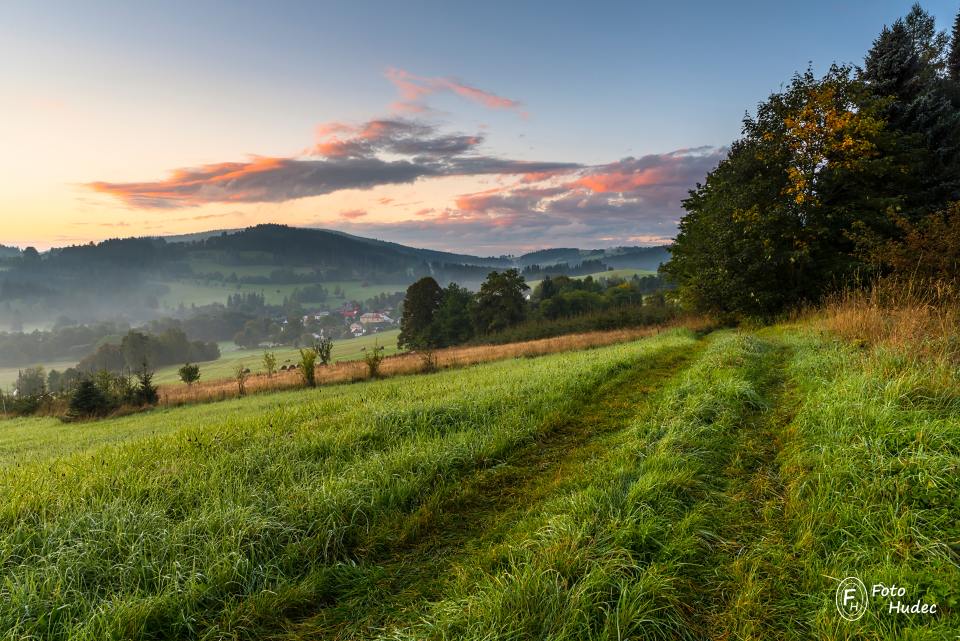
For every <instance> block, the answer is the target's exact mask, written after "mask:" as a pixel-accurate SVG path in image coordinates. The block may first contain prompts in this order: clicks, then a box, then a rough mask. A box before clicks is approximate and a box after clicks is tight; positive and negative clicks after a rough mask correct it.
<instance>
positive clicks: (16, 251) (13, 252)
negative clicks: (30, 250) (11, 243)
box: [0, 245, 20, 258]
mask: <svg viewBox="0 0 960 641" xmlns="http://www.w3.org/2000/svg"><path fill="white" fill-rule="evenodd" d="M19 255H20V248H19V247H7V246H6V245H0V258H15V257H17V256H19Z"/></svg>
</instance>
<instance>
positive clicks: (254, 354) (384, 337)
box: [156, 329, 400, 383]
mask: <svg viewBox="0 0 960 641" xmlns="http://www.w3.org/2000/svg"><path fill="white" fill-rule="evenodd" d="M399 334H400V330H396V329H394V330H390V331H386V332H380V333H379V334H370V335H368V336H360V337H359V338H350V339H346V340H339V341H334V343H333V353H332V356H331V358H332V360H333V361H354V360H359V359H361V358H363V350H364V348H370V347H373V345H374V344H377V345H382V346H383V347H384V351H383V353H384V355H385V356H389V355H390V354H395V353H396V352H397V336H398V335H399ZM264 351H271V352H273V353H274V354H275V355H276V357H277V367H280V366H281V365H294V364H296V363H298V362H299V361H300V352H299V351H298V350H297V349H294V348H290V347H283V348H277V349H271V350H263V349H244V348H242V347H238V346H237V345H236V344H234V343H231V342H222V343H220V358H219V359H217V360H215V361H208V362H206V363H200V375H201V380H204V381H212V380H218V379H224V378H232V377H233V375H234V372H235V370H236V367H237V365H239V364H241V363H243V364H244V365H245V366H246V367H247V368H249V369H250V371H251V373H252V374H259V373H261V372H263V371H264V369H263V353H264ZM179 368H180V366H179V365H171V366H170V367H163V368H160V369H158V370H157V375H156V382H157V383H176V382H179V381H180V375H179V373H178V372H177V370H178V369H179Z"/></svg>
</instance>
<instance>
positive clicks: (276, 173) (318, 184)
mask: <svg viewBox="0 0 960 641" xmlns="http://www.w3.org/2000/svg"><path fill="white" fill-rule="evenodd" d="M438 170H439V169H438V168H437V167H430V166H427V165H417V164H414V163H412V162H410V161H406V160H397V161H385V160H380V159H378V158H343V159H336V160H301V159H297V158H262V157H255V158H253V159H251V160H249V161H247V162H230V163H219V164H214V165H204V166H202V167H198V168H195V169H178V170H176V171H174V172H172V173H171V175H170V176H169V177H168V178H167V179H165V180H160V181H156V182H140V183H110V182H94V183H89V185H88V186H89V187H90V188H91V189H93V190H94V191H97V192H100V193H104V194H110V195H111V196H114V197H116V198H119V199H120V200H122V201H123V202H125V203H126V204H127V205H129V206H131V207H134V208H140V209H156V208H178V207H192V206H196V205H203V204H208V203H263V202H282V201H286V200H293V199H296V198H304V197H307V196H320V195H323V194H329V193H333V192H335V191H339V190H341V189H369V188H371V187H375V186H377V185H387V184H398V183H409V182H413V181H414V180H416V179H417V178H420V177H423V176H430V175H437V172H438Z"/></svg>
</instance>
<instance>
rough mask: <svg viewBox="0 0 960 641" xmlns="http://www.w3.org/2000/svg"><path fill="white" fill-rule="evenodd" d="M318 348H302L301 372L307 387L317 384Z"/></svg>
mask: <svg viewBox="0 0 960 641" xmlns="http://www.w3.org/2000/svg"><path fill="white" fill-rule="evenodd" d="M316 367H317V350H315V349H313V348H312V347H308V348H306V349H301V350H300V374H301V376H303V382H304V383H305V384H306V386H307V387H316V386H317V369H316Z"/></svg>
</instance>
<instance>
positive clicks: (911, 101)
mask: <svg viewBox="0 0 960 641" xmlns="http://www.w3.org/2000/svg"><path fill="white" fill-rule="evenodd" d="M947 42H948V39H947V38H946V37H945V36H944V35H943V34H941V33H939V32H937V31H936V30H935V28H934V26H933V21H932V18H930V16H929V15H928V14H926V13H925V12H924V11H923V10H922V9H920V8H919V7H918V6H915V7H914V8H913V9H912V10H911V12H910V14H908V16H906V17H905V18H904V19H903V20H899V21H897V22H896V23H895V24H894V25H893V26H892V27H890V28H885V29H884V31H883V32H882V33H881V35H880V36H879V37H878V39H877V40H876V42H875V43H874V46H873V48H872V49H871V51H870V52H869V53H868V55H867V57H866V60H865V64H864V66H863V68H853V67H849V66H837V65H835V66H833V67H832V68H831V69H830V70H829V71H828V72H827V73H826V74H825V75H824V76H823V77H819V78H818V77H816V76H815V75H814V74H813V73H812V72H811V71H807V72H806V73H803V74H798V75H796V76H795V77H794V78H793V79H792V80H791V82H790V84H789V85H788V86H787V87H786V89H785V90H783V91H781V92H779V93H776V94H773V95H772V96H770V98H769V99H768V100H767V101H765V102H764V103H762V104H761V105H759V107H758V108H757V112H756V115H755V116H748V117H747V118H746V119H745V120H744V126H743V135H742V137H741V138H740V139H739V140H738V141H736V142H735V143H733V144H732V145H731V148H730V153H729V155H728V156H727V158H726V159H725V160H724V161H722V162H721V163H720V165H719V166H718V167H717V168H716V169H715V170H714V171H713V172H711V173H710V174H709V175H708V176H707V179H706V181H705V182H704V183H703V184H700V185H697V188H696V189H694V190H693V191H691V192H690V197H689V198H688V199H687V200H686V201H684V208H685V209H686V212H687V213H686V215H685V216H684V217H683V219H682V221H681V223H680V232H679V234H678V236H677V239H676V242H675V243H674V246H673V249H672V258H671V260H670V262H669V263H668V264H667V265H666V266H665V267H664V271H665V272H666V273H667V275H669V276H670V277H672V278H673V279H674V280H675V281H676V283H677V284H678V286H679V292H680V295H681V297H682V299H683V301H684V302H685V303H686V304H687V305H688V306H690V307H692V308H694V309H697V310H701V311H708V312H713V313H720V314H730V315H733V316H751V317H769V316H772V315H775V314H777V313H780V312H782V311H783V310H785V309H788V308H790V307H791V306H794V305H797V304H799V303H802V302H815V301H817V300H818V299H819V298H820V297H821V296H822V295H823V294H824V293H825V292H826V291H828V290H830V289H832V288H835V287H840V286H845V285H847V284H849V283H850V282H851V280H852V279H853V278H854V277H855V276H860V277H868V276H870V275H872V274H876V273H882V272H884V271H885V270H890V269H892V268H893V265H892V264H891V263H889V262H885V259H884V256H886V255H889V253H890V251H889V250H890V249H891V243H897V242H904V241H905V239H907V238H911V239H914V240H915V239H916V238H917V237H918V235H917V233H915V232H914V231H913V227H915V226H923V225H925V223H924V221H925V220H926V218H927V217H928V216H933V215H940V214H937V211H938V210H939V209H942V208H944V207H946V206H947V204H948V203H949V202H951V201H955V200H958V199H960V153H958V151H960V87H958V85H957V82H956V81H954V80H952V79H951V78H950V77H949V74H948V73H947V65H946V49H947ZM941 217H942V215H941ZM938 220H939V219H938ZM927 227H929V226H927ZM898 255H900V256H901V259H902V255H903V252H900V253H899V254H898Z"/></svg>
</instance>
